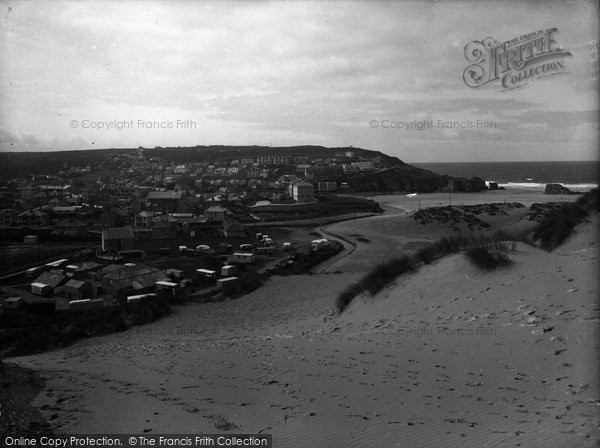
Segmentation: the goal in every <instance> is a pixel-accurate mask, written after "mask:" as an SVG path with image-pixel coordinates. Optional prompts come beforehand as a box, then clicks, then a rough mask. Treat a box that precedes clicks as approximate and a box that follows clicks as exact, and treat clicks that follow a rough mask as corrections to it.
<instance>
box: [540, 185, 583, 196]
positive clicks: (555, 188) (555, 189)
mask: <svg viewBox="0 0 600 448" xmlns="http://www.w3.org/2000/svg"><path fill="white" fill-rule="evenodd" d="M544 194H577V193H576V192H575V191H571V190H569V189H568V188H567V187H564V186H562V185H561V184H546V190H544Z"/></svg>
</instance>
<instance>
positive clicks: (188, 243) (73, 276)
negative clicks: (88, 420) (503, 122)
mask: <svg viewBox="0 0 600 448" xmlns="http://www.w3.org/2000/svg"><path fill="white" fill-rule="evenodd" d="M384 168H387V167H386V166H385V165H384V164H382V161H381V158H380V157H377V156H375V157H372V158H370V159H366V158H365V157H359V156H357V155H356V154H355V153H354V152H352V151H343V152H339V153H337V154H336V157H335V158H327V159H322V158H316V159H310V158H309V157H305V156H303V157H294V156H292V155H291V154H285V153H282V154H281V155H260V154H259V155H257V156H256V157H252V158H250V157H243V158H237V159H227V160H220V161H206V162H189V163H176V162H170V161H168V160H166V158H165V157H160V156H155V155H154V156H149V155H148V154H147V153H146V151H145V150H144V149H143V148H139V149H138V150H134V151H123V152H121V153H119V154H117V155H116V156H112V155H110V154H108V153H107V156H106V157H105V158H104V159H103V160H101V161H100V162H95V163H91V164H87V165H85V166H76V165H72V164H69V163H67V162H65V163H64V164H63V166H62V169H61V170H59V171H58V172H56V174H53V175H50V174H39V173H38V174H26V175H22V176H21V177H16V178H12V179H6V180H5V181H4V182H3V183H2V185H1V190H0V207H1V208H0V234H1V235H0V236H1V237H2V239H3V240H4V241H6V242H7V244H8V246H7V247H5V248H4V249H3V250H4V252H6V255H7V256H10V257H12V258H10V261H8V259H9V258H8V257H6V258H5V260H6V262H4V263H3V264H2V274H3V275H4V277H3V280H4V284H6V285H7V286H6V287H4V288H3V290H2V294H3V299H4V300H3V311H4V312H9V313H10V312H16V311H17V310H23V311H30V312H34V313H42V314H44V313H53V312H56V311H74V312H77V311H80V310H94V309H97V310H98V309H100V310H101V309H103V308H105V307H113V306H119V304H120V305H121V306H124V305H125V304H127V303H132V302H136V301H140V300H142V299H144V300H152V299H153V298H155V297H156V296H157V295H159V296H164V295H165V294H166V295H167V296H168V297H171V298H173V297H184V296H185V297H196V298H198V297H200V298H202V297H206V296H209V297H213V296H215V295H219V294H236V293H240V292H243V291H247V290H248V289H252V288H253V287H256V284H257V279H260V278H261V276H262V275H264V274H265V273H268V272H271V271H273V270H275V269H279V270H281V269H282V268H285V267H286V266H289V265H293V264H294V263H299V264H302V263H308V264H313V263H314V262H315V261H314V260H320V259H321V258H324V257H325V255H324V251H323V249H325V248H328V249H330V251H329V252H327V256H331V255H332V254H333V253H335V252H336V250H339V247H337V246H336V247H335V249H332V247H333V246H332V244H330V243H331V242H329V241H328V240H327V239H326V238H317V239H314V236H310V235H307V234H306V233H304V234H302V232H296V233H295V234H293V235H287V234H285V233H283V234H282V232H278V231H277V230H279V229H273V231H274V232H275V233H276V234H277V233H278V234H279V235H281V238H280V239H275V238H273V237H270V236H269V235H268V234H267V233H266V231H264V232H261V230H262V228H261V227H260V226H261V225H262V224H265V223H269V222H273V221H285V222H288V221H294V220H298V219H301V218H314V217H316V216H320V215H322V214H327V213H331V214H334V215H335V214H338V215H340V216H342V217H343V216H344V213H346V214H348V213H353V214H354V215H356V213H357V212H359V213H360V212H363V213H364V212H367V213H371V214H372V213H373V212H376V211H377V205H376V203H374V202H372V201H370V200H366V199H353V200H348V199H344V198H343V197H342V196H338V194H339V193H344V192H345V191H346V192H347V191H348V184H347V182H343V181H342V180H344V179H346V177H347V176H349V175H350V176H352V175H354V176H359V175H361V174H363V173H372V172H376V171H377V170H380V169H384ZM319 204H325V206H324V207H325V208H327V209H328V210H324V208H320V209H319V208H315V207H321V205H319ZM273 207H275V208H273ZM284 238H285V239H284ZM319 251H320V253H319V254H318V255H316V256H314V255H315V254H316V253H317V252H319ZM310 258H313V259H314V260H312V261H311V260H310Z"/></svg>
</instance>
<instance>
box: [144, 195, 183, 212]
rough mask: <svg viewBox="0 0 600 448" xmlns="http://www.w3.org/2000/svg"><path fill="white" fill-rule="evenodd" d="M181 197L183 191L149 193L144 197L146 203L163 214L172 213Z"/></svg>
mask: <svg viewBox="0 0 600 448" xmlns="http://www.w3.org/2000/svg"><path fill="white" fill-rule="evenodd" d="M182 197H183V191H173V190H167V191H151V192H149V193H148V195H147V196H146V201H147V202H149V203H150V204H151V205H152V206H154V207H156V208H158V209H160V210H161V211H163V212H174V211H176V210H177V206H178V205H179V201H180V200H181V198H182Z"/></svg>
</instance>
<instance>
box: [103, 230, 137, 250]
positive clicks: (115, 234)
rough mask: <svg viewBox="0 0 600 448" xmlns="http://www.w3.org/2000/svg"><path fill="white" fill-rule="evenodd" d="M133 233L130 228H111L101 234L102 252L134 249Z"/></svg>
mask: <svg viewBox="0 0 600 448" xmlns="http://www.w3.org/2000/svg"><path fill="white" fill-rule="evenodd" d="M134 241H135V238H134V233H133V229H131V228H130V227H113V228H111V229H106V230H104V231H103V232H102V250H103V251H113V252H118V251H120V250H130V249H133V248H134V245H135V243H134Z"/></svg>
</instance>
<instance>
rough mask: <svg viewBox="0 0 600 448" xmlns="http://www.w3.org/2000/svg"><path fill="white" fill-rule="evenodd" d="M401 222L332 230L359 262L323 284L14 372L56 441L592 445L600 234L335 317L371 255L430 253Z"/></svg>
mask: <svg viewBox="0 0 600 448" xmlns="http://www.w3.org/2000/svg"><path fill="white" fill-rule="evenodd" d="M386 218H387V217H385V215H384V216H383V217H373V218H366V219H365V220H356V222H352V221H348V222H345V223H338V224H334V225H331V226H328V227H327V228H326V229H327V230H331V231H332V232H339V233H340V234H341V235H343V236H344V237H345V238H351V239H352V238H354V239H355V241H356V243H355V244H356V249H355V250H354V251H353V253H352V254H351V255H349V256H347V257H345V258H342V259H340V260H339V262H336V263H333V264H332V265H331V266H327V269H326V270H325V271H323V273H321V274H313V275H300V276H289V277H277V276H276V277H272V278H271V279H270V280H269V281H268V282H267V283H266V284H265V286H264V287H262V288H261V289H259V290H257V291H255V292H253V293H251V294H249V295H247V296H245V297H243V298H241V299H238V300H234V301H227V302H221V303H207V304H194V305H186V306H183V307H178V308H177V309H176V311H175V313H174V314H173V315H171V316H169V317H167V318H165V319H162V320H160V321H158V322H156V323H153V324H150V325H145V326H143V327H139V328H132V329H130V330H128V331H127V332H124V333H120V334H114V335H111V336H105V337H99V338H94V339H90V340H87V341H81V342H79V343H77V344H75V345H73V346H71V347H69V348H66V349H63V350H58V351H54V352H51V353H45V354H42V355H36V356H28V357H21V358H15V359H13V360H12V361H13V362H17V363H18V364H19V365H22V366H24V367H31V368H34V369H38V370H40V371H41V373H42V375H43V376H44V377H45V378H46V380H47V384H46V385H45V386H44V389H43V391H42V392H41V393H40V394H39V395H38V397H37V398H36V399H35V400H34V402H33V404H34V406H37V407H38V408H40V409H42V412H44V413H48V412H49V411H47V410H43V409H44V407H46V409H48V408H49V407H51V408H53V409H55V410H54V411H52V412H53V413H54V414H57V417H55V418H54V419H53V421H52V422H53V423H52V425H53V428H55V430H56V431H57V432H67V433H68V432H86V431H90V432H104V431H107V430H109V431H111V432H144V431H146V432H152V433H169V432H171V433H172V432H191V433H201V432H211V431H225V430H229V431H240V432H259V431H262V432H265V433H272V434H273V435H274V441H275V446H278V447H301V446H302V447H305V446H311V447H325V446H328V447H336V446H340V447H342V446H344V447H345V446H351V447H352V446H354V447H368V446H374V447H375V446H377V447H380V446H390V447H393V446H402V447H406V446H409V447H410V446H449V447H464V446H540V445H545V446H548V447H554V446H556V447H558V446H595V443H596V441H597V440H598V439H599V438H600V432H599V430H598V426H597V423H596V422H597V421H598V417H599V416H600V414H599V409H600V402H599V401H598V398H599V384H598V378H597V375H596V373H597V371H598V364H597V361H596V360H597V354H598V334H597V328H598V311H599V309H598V302H597V291H598V289H597V281H596V278H595V275H594V274H593V273H595V272H597V268H598V245H597V236H596V235H595V229H596V228H597V222H596V223H591V224H588V225H584V226H583V227H582V229H581V232H580V233H579V234H578V235H576V236H574V237H573V238H572V239H571V240H570V241H569V242H568V243H567V244H566V245H565V246H563V247H562V248H560V249H559V250H558V251H556V252H555V253H546V252H543V251H540V250H538V249H535V248H531V247H528V246H524V245H519V246H518V251H517V252H516V253H515V254H512V255H511V258H512V259H513V260H514V262H515V265H514V266H513V267H511V268H508V269H503V270H498V271H495V272H485V273H484V272H481V271H479V270H477V269H476V268H475V267H473V266H472V265H471V264H470V263H469V262H468V261H467V260H466V259H465V257H464V255H463V254H456V255H453V256H451V257H447V258H445V259H442V260H440V261H439V262H437V263H434V264H432V265H430V266H426V267H423V268H422V269H421V270H420V271H419V272H417V273H415V274H413V275H410V276H408V277H403V278H399V279H397V280H396V281H395V282H394V283H392V284H390V285H388V287H386V288H385V289H384V290H383V291H381V292H380V293H379V294H378V296H376V297H368V296H361V297H359V298H357V299H355V301H354V302H353V303H352V304H351V305H350V307H349V308H348V309H347V310H346V311H345V312H344V313H343V314H341V315H336V314H335V313H334V311H333V309H334V308H333V304H334V300H335V296H336V294H337V293H338V292H339V290H340V289H342V288H343V287H344V286H346V285H347V284H349V283H351V282H353V281H355V280H356V279H357V275H359V274H360V272H365V271H366V270H367V269H368V268H369V266H370V265H371V266H372V264H373V258H372V257H373V256H374V255H373V254H376V253H388V251H389V247H388V246H389V243H390V241H393V242H394V244H395V247H397V246H402V245H405V244H408V243H410V242H414V238H417V239H418V238H423V239H425V238H427V235H425V234H424V235H417V237H415V236H409V237H408V239H407V240H402V239H401V238H400V237H399V236H397V235H386V234H385V232H383V231H382V232H381V234H380V235H377V232H373V231H371V232H368V231H367V230H368V229H369V227H368V226H369V225H370V224H369V220H373V219H386ZM351 235H354V236H351ZM357 235H358V236H357ZM360 237H362V238H365V239H368V240H369V242H365V241H358V238H360ZM411 238H413V239H411ZM378 251H379V252H378ZM348 267H350V268H349V269H348ZM336 272H338V273H336ZM56 409H59V410H56ZM60 409H63V410H62V411H61V410H60Z"/></svg>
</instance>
